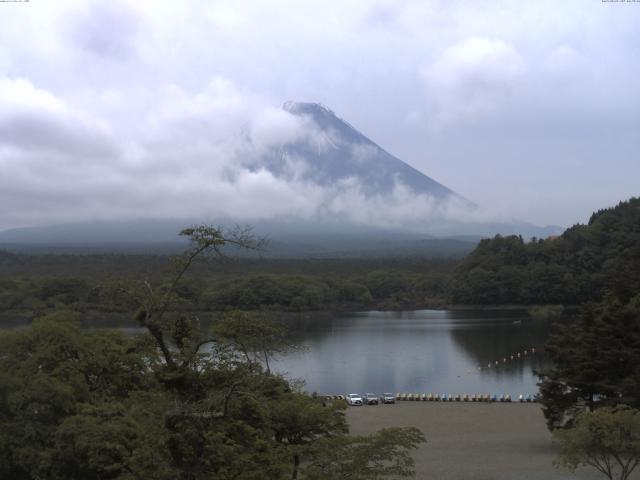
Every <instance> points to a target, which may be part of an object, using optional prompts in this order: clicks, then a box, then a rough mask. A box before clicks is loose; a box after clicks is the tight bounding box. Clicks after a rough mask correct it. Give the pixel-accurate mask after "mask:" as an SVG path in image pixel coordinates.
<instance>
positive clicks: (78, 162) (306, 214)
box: [0, 78, 482, 231]
mask: <svg viewBox="0 0 640 480" xmlns="http://www.w3.org/2000/svg"><path fill="white" fill-rule="evenodd" d="M0 92H2V93H0V168H1V169H2V173H3V174H2V176H0V228H2V229H7V228H13V227H21V226H29V225H42V224H53V223H59V222H77V221H83V220H119V219H123V220H124V219H135V218H157V219H162V218H172V219H175V218H202V219H203V220H209V219H215V218H221V217H224V218H233V219H236V220H237V221H242V222H244V221H251V220H267V219H278V220H283V219H291V220H297V219H299V220H306V221H309V220H312V221H320V222H321V221H323V220H327V221H336V220H344V221H345V222H350V223H355V224H359V225H369V226H379V227H394V228H395V227H402V228H409V229H412V230H417V231H426V230H429V224H430V223H431V224H435V223H437V222H443V221H449V220H451V221H470V220H476V221H477V220H478V219H480V216H481V215H482V213H481V212H479V211H478V210H475V209H470V208H469V206H468V204H467V203H466V202H464V201H463V200H461V199H455V198H452V199H450V201H442V200H440V201H438V200H436V199H434V198H432V197H430V196H429V195H416V194H415V193H414V192H412V191H411V190H410V189H409V188H407V187H406V186H404V185H402V184H401V183H399V182H396V184H395V187H394V188H393V190H392V192H391V193H389V194H384V195H383V194H380V195H371V194H369V193H367V194H365V193H364V191H365V189H364V188H363V187H364V186H363V185H361V184H360V182H359V180H358V179H357V178H355V177H350V178H345V179H343V180H341V181H339V182H337V183H335V184H333V185H330V186H326V185H324V186H322V185H320V184H318V183H314V182H312V181H309V180H305V178H307V177H305V176H304V175H303V173H304V172H305V171H306V170H307V169H313V168H314V166H313V165H311V164H310V163H309V162H308V161H307V159H305V158H299V157H297V158H291V159H288V163H286V168H285V170H284V171H281V172H278V173H277V174H274V172H272V171H270V170H269V169H268V168H266V167H265V166H264V165H263V164H262V159H263V158H264V157H265V156H266V155H272V154H273V153H274V152H278V151H279V149H281V147H282V146H283V145H286V144H288V143H291V142H300V141H302V142H306V143H308V144H309V145H310V146H312V148H315V149H322V148H326V144H327V142H332V141H335V139H333V138H331V132H326V131H323V130H321V129H319V127H318V126H317V125H316V124H314V123H313V121H312V120H311V119H310V118H307V117H300V116H295V115H292V114H290V113H288V112H287V111H285V110H283V109H281V108H279V107H275V106H273V105H271V104H270V103H269V102H268V101H267V100H265V99H264V98H260V97H258V96H256V95H253V94H251V93H247V92H242V91H240V90H239V89H238V88H236V87H235V86H234V85H233V84H232V83H230V82H228V81H227V80H225V79H222V78H215V79H213V80H212V81H211V82H210V84H209V85H208V87H207V88H206V89H205V90H204V91H202V92H200V93H198V94H195V95H190V94H188V93H186V92H185V91H183V90H182V89H180V88H179V87H177V86H164V87H162V88H159V89H157V90H155V91H153V92H148V94H147V95H146V96H143V97H141V98H140V99H138V101H137V102H138V104H137V105H131V104H122V105H121V106H120V107H116V108H121V109H123V111H122V112H119V113H120V115H118V114H116V115H112V116H111V118H124V117H125V116H126V113H127V112H144V113H139V116H137V117H136V118H135V120H134V121H132V120H131V119H129V120H127V121H126V122H117V121H111V122H109V121H107V120H105V118H101V117H100V116H98V115H95V114H91V112H89V111H88V110H84V109H82V108H78V107H75V106H74V105H71V104H69V103H67V102H65V101H64V100H63V99H61V98H58V97H56V96H55V95H53V94H52V93H51V92H48V91H46V90H43V89H40V88H38V87H37V86H34V85H33V84H31V83H30V82H28V81H27V80H23V79H9V78H4V79H0ZM115 105H118V102H115ZM116 113H117V112H116ZM355 153H359V154H360V155H364V154H365V153H366V152H355Z"/></svg>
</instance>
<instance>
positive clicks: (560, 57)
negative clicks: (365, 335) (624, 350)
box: [0, 0, 640, 229]
mask: <svg viewBox="0 0 640 480" xmlns="http://www.w3.org/2000/svg"><path fill="white" fill-rule="evenodd" d="M639 46H640V3H631V2H630V3H626V2H624V3H614V2H602V1H601V0H574V1H571V0H564V1H561V2H559V1H557V0H550V1H546V0H535V1H525V0H520V1H503V0H493V1H486V2H485V1H479V0H474V1H457V2H451V1H450V0H445V1H437V0H431V1H429V0H419V1H411V0H406V1H403V0H398V1H372V0H361V1H360V0H359V1H349V0H341V1H334V0H322V1H311V0H305V1H300V0H292V1H277V0H269V1H266V0H265V1H246V2H238V1H209V2H203V1H185V0H172V1H142V0H138V1H135V2H133V1H132V2H124V1H117V0H114V1H99V2H98V1H96V2H93V1H86V0H78V1H57V2H51V1H44V0H31V1H30V2H28V3H9V2H6V3H0V229H2V228H10V227H16V226H24V225H33V224H43V223H54V222H59V221H69V220H84V219H92V218H120V217H127V218H131V217H136V216H180V215H183V214H184V213H185V212H187V213H189V212H190V213H193V214H195V215H209V216H212V215H213V216H215V215H218V214H220V213H228V214H230V215H232V216H234V215H237V216H238V217H241V218H249V217H250V216H251V214H252V213H255V212H256V211H259V212H261V213H260V215H259V216H262V217H264V216H269V215H284V214H287V213H291V212H292V213H295V214H298V215H302V216H304V215H307V214H309V212H312V211H313V209H314V208H315V206H314V203H313V202H315V201H316V200H317V201H322V198H323V192H318V191H317V189H316V190H313V189H311V190H309V188H310V187H309V185H291V184H284V183H283V182H282V181H279V180H278V179H276V178H274V177H272V176H271V175H269V174H268V172H251V171H248V170H246V169H243V167H242V160H241V158H240V156H239V152H238V148H237V145H231V146H230V143H231V144H232V143H233V141H230V140H229V139H233V138H235V137H234V136H235V135H237V134H238V132H239V131H241V130H245V131H249V132H250V134H251V136H252V139H253V142H254V143H257V144H261V142H262V144H264V145H265V146H266V147H268V146H270V145H274V144H277V143H278V142H283V141H287V140H289V139H290V138H291V136H292V135H293V134H292V132H293V131H295V130H296V128H298V129H299V128H300V125H294V124H293V123H292V120H291V118H287V115H286V114H284V113H283V112H281V111H280V110H279V107H280V105H281V104H282V103H283V102H284V101H286V100H298V101H312V102H321V103H323V104H324V105H326V106H328V107H330V108H331V109H332V110H334V111H335V112H336V113H337V114H338V115H340V116H341V117H343V118H344V119H346V120H348V121H349V122H350V123H351V124H353V125H354V126H355V127H356V128H358V129H359V130H360V131H362V132H363V133H364V134H365V135H367V136H368V137H369V138H371V139H372V140H373V141H375V142H376V143H378V144H379V145H381V146H382V147H383V148H385V149H386V150H388V151H389V152H391V153H393V154H394V155H396V156H398V157H399V158H401V159H402V160H404V161H406V162H408V163H409V164H411V165H412V166H414V167H416V168H418V169H419V170H421V171H422V172H424V173H425V174H427V175H429V176H431V177H432V178H434V179H435V180H437V181H439V182H441V183H443V184H444V185H446V186H448V187H449V188H451V189H453V190H454V191H456V192H458V193H459V194H461V195H463V196H464V197H466V198H469V199H471V200H473V201H474V202H476V203H477V204H479V205H481V206H482V207H485V208H486V209H487V210H490V211H491V212H494V213H495V214H496V215H499V216H502V217H513V218H518V219H521V220H525V221H530V222H533V223H537V224H540V225H547V224H559V225H571V224H573V223H576V222H578V221H580V222H584V221H586V220H587V219H588V215H589V213H590V212H591V211H593V210H595V209H597V208H600V207H604V206H609V205H613V204H615V203H617V202H618V201H619V200H622V199H626V198H628V197H630V196H633V195H638V194H640V188H639V186H640V156H639V154H638V152H639V150H640V81H639V79H640V76H639V74H640V48H639ZM324 195H326V192H325V193H324ZM398 208H400V207H398ZM394 211H395V210H394Z"/></svg>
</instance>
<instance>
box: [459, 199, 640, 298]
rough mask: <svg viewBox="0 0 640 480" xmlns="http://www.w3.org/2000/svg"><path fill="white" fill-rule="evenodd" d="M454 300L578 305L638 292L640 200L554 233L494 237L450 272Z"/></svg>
mask: <svg viewBox="0 0 640 480" xmlns="http://www.w3.org/2000/svg"><path fill="white" fill-rule="evenodd" d="M449 288H450V295H451V300H452V302H453V303H458V304H550V303H562V304H574V305H575V304H581V303H583V302H586V301H592V300H597V299H599V298H601V297H602V296H603V294H604V293H605V292H607V291H611V292H612V293H614V294H615V295H616V296H617V297H618V298H621V299H628V298H630V297H631V296H632V295H633V292H637V291H638V290H640V198H632V199H630V200H628V201H626V202H621V203H619V204H618V205H617V206H616V207H613V208H607V209H603V210H599V211H598V212H596V213H594V214H593V215H592V216H591V218H590V219H589V222H588V224H587V225H575V226H573V227H571V228H569V229H567V230H566V231H565V232H564V233H563V234H562V235H560V236H559V237H550V238H547V239H532V240H531V241H529V242H526V241H524V240H523V239H522V237H517V236H508V237H502V236H496V237H495V238H493V239H487V240H483V241H481V242H480V244H479V245H478V247H477V248H476V249H475V250H474V251H473V252H472V253H471V254H469V255H468V256H467V257H466V258H465V259H464V260H463V261H462V262H461V263H460V264H459V265H458V266H457V267H456V268H455V270H454V272H453V274H452V276H451V279H450V282H449Z"/></svg>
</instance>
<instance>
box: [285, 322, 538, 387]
mask: <svg viewBox="0 0 640 480" xmlns="http://www.w3.org/2000/svg"><path fill="white" fill-rule="evenodd" d="M293 329H294V337H295V339H296V340H297V341H299V342H300V343H302V344H303V345H304V346H305V347H306V351H303V352H295V353H293V354H288V355H286V356H284V357H282V358H279V359H277V361H275V362H273V364H272V367H273V368H274V370H277V371H278V372H281V373H284V374H286V376H287V377H288V378H297V379H303V380H304V381H305V382H306V387H305V389H306V390H307V391H309V392H312V391H315V392H318V393H323V394H345V393H351V392H357V393H365V392H376V393H380V392H409V393H429V392H433V393H440V394H442V393H446V394H449V393H450V394H454V395H455V394H458V393H459V394H465V393H467V394H469V395H471V394H474V393H483V394H484V393H489V394H497V395H500V394H510V395H511V396H512V397H517V396H518V395H520V394H524V395H528V394H531V395H533V394H535V393H536V392H537V390H538V389H537V387H536V382H537V378H536V376H535V375H534V373H533V371H534V369H537V368H540V367H542V366H543V365H544V361H545V360H544V357H543V354H542V346H543V345H544V342H545V339H546V337H547V335H548V332H549V322H548V321H542V320H533V319H531V318H530V317H529V316H528V315H527V312H526V311H524V310H493V311H491V310H481V311H477V310H418V311H408V312H378V311H372V312H362V313H351V314H341V315H337V316H335V317H334V318H330V319H323V320H321V321H319V320H316V321H304V320H301V321H300V322H297V323H294V325H293ZM532 347H533V348H535V353H534V352H533V351H532ZM525 350H526V352H527V353H526V355H525ZM518 353H520V358H518V356H517V355H518ZM512 356H513V360H512V359H511V357H512ZM505 359H506V361H505ZM496 362H498V364H497V365H496Z"/></svg>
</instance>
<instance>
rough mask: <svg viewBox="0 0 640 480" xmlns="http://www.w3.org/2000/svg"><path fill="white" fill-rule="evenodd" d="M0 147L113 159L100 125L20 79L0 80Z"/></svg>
mask: <svg viewBox="0 0 640 480" xmlns="http://www.w3.org/2000/svg"><path fill="white" fill-rule="evenodd" d="M0 145H2V146H3V147H4V148H16V149H21V150H26V151H33V152H36V153H34V155H37V154H38V152H49V153H58V154H62V155H64V154H68V155H72V156H76V157H77V159H78V160H80V158H79V157H81V156H83V155H90V156H98V157H105V156H112V157H113V156H117V146H116V144H115V143H114V140H113V139H112V138H111V137H110V134H109V129H108V127H107V126H106V125H105V124H104V122H101V121H99V120H97V119H95V118H92V117H91V116H89V115H86V114H84V113H83V112H81V111H77V110H74V109H72V108H70V107H69V106H68V105H67V104H66V103H65V102H64V101H63V100H61V99H59V98H57V97H56V96H55V95H53V94H51V93H50V92H47V91H44V90H41V89H37V88H35V87H34V86H33V85H32V84H31V83H30V82H29V81H27V80H24V79H15V80H13V79H9V78H0Z"/></svg>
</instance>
